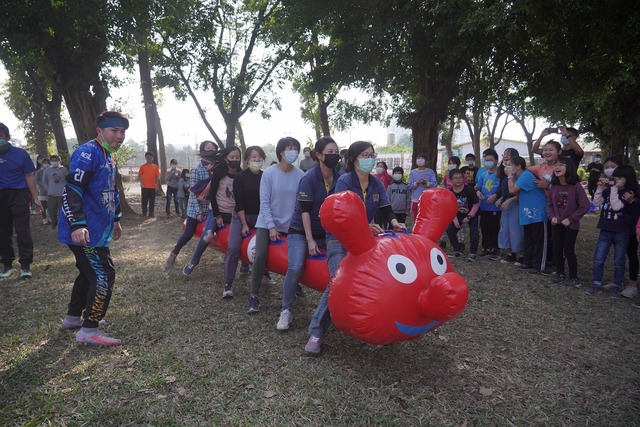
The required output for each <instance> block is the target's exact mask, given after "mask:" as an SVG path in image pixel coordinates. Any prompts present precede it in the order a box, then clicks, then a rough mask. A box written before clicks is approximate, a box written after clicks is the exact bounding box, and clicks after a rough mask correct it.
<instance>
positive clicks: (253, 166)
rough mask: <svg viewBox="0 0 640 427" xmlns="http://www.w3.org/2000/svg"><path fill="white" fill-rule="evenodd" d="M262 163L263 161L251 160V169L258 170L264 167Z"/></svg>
mask: <svg viewBox="0 0 640 427" xmlns="http://www.w3.org/2000/svg"><path fill="white" fill-rule="evenodd" d="M262 163H263V162H262V161H259V162H249V169H251V171H253V172H258V171H259V170H260V169H262Z"/></svg>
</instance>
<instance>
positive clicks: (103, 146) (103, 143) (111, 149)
mask: <svg viewBox="0 0 640 427" xmlns="http://www.w3.org/2000/svg"><path fill="white" fill-rule="evenodd" d="M100 145H102V148H104V149H105V150H107V152H109V153H115V152H116V151H118V148H120V146H119V145H118V146H117V147H116V148H113V147H112V146H110V145H109V144H107V142H106V141H102V143H101V144H100Z"/></svg>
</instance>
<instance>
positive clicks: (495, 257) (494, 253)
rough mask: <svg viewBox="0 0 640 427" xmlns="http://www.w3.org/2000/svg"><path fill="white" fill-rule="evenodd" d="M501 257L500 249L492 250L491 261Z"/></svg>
mask: <svg viewBox="0 0 640 427" xmlns="http://www.w3.org/2000/svg"><path fill="white" fill-rule="evenodd" d="M499 259H500V252H499V251H492V252H491V255H489V260H490V261H498V260H499Z"/></svg>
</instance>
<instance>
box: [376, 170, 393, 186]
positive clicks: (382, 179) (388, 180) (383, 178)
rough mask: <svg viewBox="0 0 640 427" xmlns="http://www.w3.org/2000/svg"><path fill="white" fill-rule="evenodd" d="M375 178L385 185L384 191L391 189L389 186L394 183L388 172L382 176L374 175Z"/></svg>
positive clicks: (384, 172) (383, 172)
mask: <svg viewBox="0 0 640 427" xmlns="http://www.w3.org/2000/svg"><path fill="white" fill-rule="evenodd" d="M373 176H375V177H376V178H378V179H379V180H380V182H382V185H384V189H385V190H386V189H387V188H389V184H391V183H392V182H393V177H392V176H391V175H389V174H388V173H387V171H382V173H381V174H377V173H374V174H373Z"/></svg>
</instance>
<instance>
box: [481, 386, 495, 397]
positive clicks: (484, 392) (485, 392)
mask: <svg viewBox="0 0 640 427" xmlns="http://www.w3.org/2000/svg"><path fill="white" fill-rule="evenodd" d="M480 394H481V395H483V396H491V395H492V394H493V389H492V388H487V387H480Z"/></svg>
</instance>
